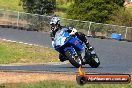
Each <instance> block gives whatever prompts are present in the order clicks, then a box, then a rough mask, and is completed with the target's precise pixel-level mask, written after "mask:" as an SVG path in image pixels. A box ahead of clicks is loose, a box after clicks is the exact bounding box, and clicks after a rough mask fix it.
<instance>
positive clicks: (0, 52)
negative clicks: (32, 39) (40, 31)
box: [0, 40, 59, 64]
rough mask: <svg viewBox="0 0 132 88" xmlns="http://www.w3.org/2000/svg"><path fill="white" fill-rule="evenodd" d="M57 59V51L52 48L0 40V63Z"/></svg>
mask: <svg viewBox="0 0 132 88" xmlns="http://www.w3.org/2000/svg"><path fill="white" fill-rule="evenodd" d="M58 61H59V60H58V53H57V52H56V51H55V50H54V49H51V48H44V47H37V46H29V45H24V44H19V43H13V42H6V41H3V40H0V64H9V63H45V62H58Z"/></svg>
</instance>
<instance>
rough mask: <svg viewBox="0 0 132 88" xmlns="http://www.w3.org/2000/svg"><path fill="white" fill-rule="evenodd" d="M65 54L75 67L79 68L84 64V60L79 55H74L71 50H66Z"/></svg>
mask: <svg viewBox="0 0 132 88" xmlns="http://www.w3.org/2000/svg"><path fill="white" fill-rule="evenodd" d="M65 56H66V57H67V59H68V60H69V62H70V63H71V64H72V65H73V66H74V67H76V68H79V67H80V65H82V61H81V59H80V58H79V57H78V55H74V54H73V53H72V52H71V51H70V50H67V51H66V52H65Z"/></svg>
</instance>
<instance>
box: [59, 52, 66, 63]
mask: <svg viewBox="0 0 132 88" xmlns="http://www.w3.org/2000/svg"><path fill="white" fill-rule="evenodd" d="M59 59H60V61H61V62H64V61H66V60H67V59H66V58H65V57H64V56H63V55H62V54H59Z"/></svg>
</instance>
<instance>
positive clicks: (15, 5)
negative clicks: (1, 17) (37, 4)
mask: <svg viewBox="0 0 132 88" xmlns="http://www.w3.org/2000/svg"><path fill="white" fill-rule="evenodd" d="M19 1H20V0H0V9H5V10H14V11H23V8H22V6H20V5H19Z"/></svg>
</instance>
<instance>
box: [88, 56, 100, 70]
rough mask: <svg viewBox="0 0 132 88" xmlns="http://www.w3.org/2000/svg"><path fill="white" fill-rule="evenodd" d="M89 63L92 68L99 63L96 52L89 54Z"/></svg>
mask: <svg viewBox="0 0 132 88" xmlns="http://www.w3.org/2000/svg"><path fill="white" fill-rule="evenodd" d="M89 65H90V66H91V67H92V68H97V67H98V66H99V65H100V61H99V58H98V56H97V55H96V54H94V55H91V57H90V60H89Z"/></svg>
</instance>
